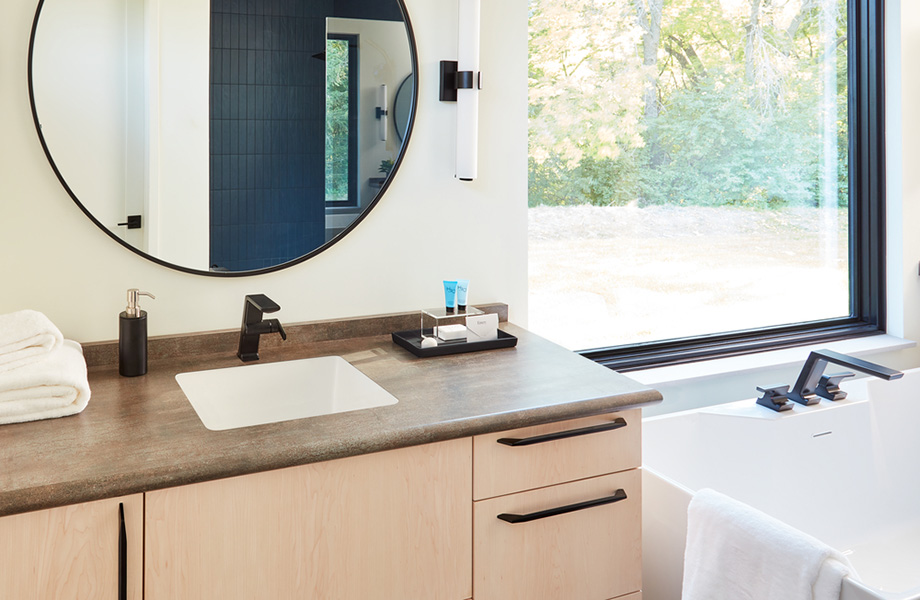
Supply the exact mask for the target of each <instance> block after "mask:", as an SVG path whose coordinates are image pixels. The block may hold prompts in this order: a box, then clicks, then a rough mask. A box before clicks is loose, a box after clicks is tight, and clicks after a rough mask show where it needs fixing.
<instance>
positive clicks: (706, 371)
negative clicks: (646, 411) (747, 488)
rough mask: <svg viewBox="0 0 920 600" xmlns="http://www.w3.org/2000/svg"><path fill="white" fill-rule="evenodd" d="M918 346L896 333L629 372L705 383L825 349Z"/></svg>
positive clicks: (863, 352)
mask: <svg viewBox="0 0 920 600" xmlns="http://www.w3.org/2000/svg"><path fill="white" fill-rule="evenodd" d="M916 345H917V343H916V342H914V341H911V340H905V339H902V338H899V337H895V336H893V335H887V334H882V335H872V336H866V337H857V338H852V339H847V340H837V341H833V342H824V343H819V344H810V345H807V346H798V347H795V348H783V349H781V350H770V351H767V352H759V353H755V354H745V355H742V356H731V357H728V358H718V359H715V360H708V361H701V362H694V363H686V364H679V365H671V366H667V367H658V368H655V369H644V370H640V371H630V372H629V373H627V374H626V375H627V376H628V377H630V378H631V379H635V380H636V381H638V382H639V383H642V384H645V385H648V386H652V387H654V386H656V385H663V384H672V383H690V382H701V381H705V380H711V379H715V378H718V377H720V376H724V375H729V374H732V375H737V374H741V373H747V372H751V373H753V372H756V371H760V370H763V369H774V368H782V367H791V366H797V365H801V364H802V363H803V362H804V361H805V359H806V358H807V357H808V353H809V352H811V351H812V350H819V349H824V348H827V349H830V350H835V351H837V352H842V353H844V354H852V355H854V356H860V357H864V356H871V355H872V354H880V353H882V352H892V351H896V350H905V349H907V348H913V347H914V346H916Z"/></svg>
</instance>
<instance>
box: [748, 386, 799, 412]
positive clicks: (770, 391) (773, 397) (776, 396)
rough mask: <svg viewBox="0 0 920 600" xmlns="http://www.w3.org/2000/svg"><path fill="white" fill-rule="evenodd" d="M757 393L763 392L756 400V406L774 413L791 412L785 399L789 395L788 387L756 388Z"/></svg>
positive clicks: (790, 406) (787, 400) (789, 405)
mask: <svg viewBox="0 0 920 600" xmlns="http://www.w3.org/2000/svg"><path fill="white" fill-rule="evenodd" d="M757 391H758V392H763V396H761V397H760V398H758V399H757V404H759V405H761V406H766V407H767V408H769V409H770V410H775V411H776V412H782V411H784V410H792V405H791V404H789V398H787V397H786V394H788V393H789V386H788V385H772V386H763V387H760V386H757Z"/></svg>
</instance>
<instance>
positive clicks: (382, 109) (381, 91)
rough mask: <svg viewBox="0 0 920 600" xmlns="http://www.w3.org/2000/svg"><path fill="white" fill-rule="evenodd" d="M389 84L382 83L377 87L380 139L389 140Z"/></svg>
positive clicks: (382, 140)
mask: <svg viewBox="0 0 920 600" xmlns="http://www.w3.org/2000/svg"><path fill="white" fill-rule="evenodd" d="M389 114H390V111H389V110H387V84H385V83H384V84H381V85H380V87H378V88H377V127H378V130H379V132H380V141H381V142H385V141H387V115H389Z"/></svg>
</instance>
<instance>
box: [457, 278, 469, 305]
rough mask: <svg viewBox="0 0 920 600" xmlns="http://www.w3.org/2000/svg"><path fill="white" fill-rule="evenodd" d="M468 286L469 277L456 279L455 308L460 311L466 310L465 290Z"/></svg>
mask: <svg viewBox="0 0 920 600" xmlns="http://www.w3.org/2000/svg"><path fill="white" fill-rule="evenodd" d="M469 288H470V280H469V279H458V280H457V308H459V309H460V310H461V311H464V310H466V291H467V290H468V289H469Z"/></svg>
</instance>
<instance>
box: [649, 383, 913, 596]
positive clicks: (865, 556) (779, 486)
mask: <svg viewBox="0 0 920 600" xmlns="http://www.w3.org/2000/svg"><path fill="white" fill-rule="evenodd" d="M767 383H769V382H767ZM842 388H843V389H844V390H845V391H847V392H848V393H849V397H848V398H847V399H845V400H841V401H839V402H830V401H828V400H822V401H821V402H820V404H818V405H815V406H800V405H798V404H794V403H793V404H794V408H793V410H792V411H787V412H784V413H776V412H773V411H771V410H769V409H766V408H764V407H761V406H757V405H756V404H754V401H753V400H746V401H742V402H735V403H732V404H724V405H720V406H717V407H710V408H704V409H698V410H694V411H688V412H683V413H676V414H673V415H665V416H661V417H652V418H648V419H645V420H644V421H643V425H642V426H643V430H642V435H643V463H644V465H643V466H644V472H643V544H644V546H643V555H644V557H645V558H644V562H643V569H644V584H643V600H677V599H679V598H680V585H681V577H682V564H683V550H684V544H685V541H686V527H687V517H686V513H687V505H688V504H689V502H690V497H691V494H692V492H693V491H695V490H698V489H702V488H705V487H708V488H713V489H715V490H718V491H720V492H722V493H724V494H727V495H729V496H732V497H733V498H736V499H737V500H740V501H742V502H746V503H748V504H750V505H751V506H753V507H755V508H758V509H760V510H762V511H764V512H766V513H768V514H770V515H772V516H774V517H776V518H779V519H781V520H783V521H785V522H786V523H788V524H790V525H792V526H793V527H796V528H798V529H800V530H801V531H804V532H806V533H808V534H810V535H812V536H814V537H816V538H818V539H820V540H823V541H824V542H826V543H827V544H829V545H831V546H833V547H835V548H837V549H839V550H841V551H843V552H844V553H845V554H846V555H847V556H848V557H849V559H850V562H851V563H852V564H853V567H854V568H855V569H856V571H857V572H858V574H859V578H858V580H854V579H852V578H851V579H848V580H846V581H845V582H844V589H843V593H842V595H841V599H842V600H867V599H883V600H915V599H920V369H914V370H912V371H907V372H905V374H904V377H903V378H902V379H899V380H896V381H890V382H889V381H882V380H879V379H860V380H856V381H850V382H844V385H843V386H842Z"/></svg>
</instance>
